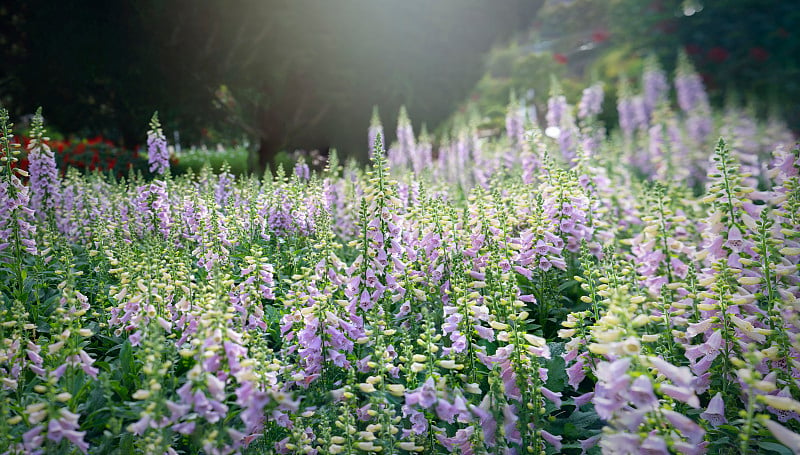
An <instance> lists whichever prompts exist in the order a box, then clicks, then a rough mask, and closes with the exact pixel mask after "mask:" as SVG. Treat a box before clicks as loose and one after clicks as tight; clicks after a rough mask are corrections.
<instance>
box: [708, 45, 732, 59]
mask: <svg viewBox="0 0 800 455" xmlns="http://www.w3.org/2000/svg"><path fill="white" fill-rule="evenodd" d="M729 55H730V54H728V51H726V50H725V49H724V48H722V47H719V46H717V47H712V48H711V49H709V50H708V58H709V59H710V60H711V61H712V62H715V63H722V62H724V61H725V60H727V59H728V56H729Z"/></svg>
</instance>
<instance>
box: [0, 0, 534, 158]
mask: <svg viewBox="0 0 800 455" xmlns="http://www.w3.org/2000/svg"><path fill="white" fill-rule="evenodd" d="M19 3H20V4H18V5H13V6H7V7H3V8H4V9H2V10H0V25H2V26H3V27H2V28H1V29H2V30H3V32H2V39H3V41H4V42H5V43H6V45H5V46H4V50H2V51H0V52H1V53H2V54H0V58H4V61H6V62H9V67H6V68H3V69H4V70H5V71H4V74H3V75H2V76H0V84H1V85H0V90H1V91H2V92H0V96H3V99H4V103H6V104H8V103H10V104H11V106H10V107H12V108H13V109H14V110H15V111H16V112H18V113H27V112H32V110H33V109H34V108H35V106H38V105H44V106H45V112H47V113H48V116H49V119H48V120H49V122H50V123H51V124H52V125H55V126H57V127H58V128H61V129H63V130H64V131H66V132H78V133H81V132H89V131H91V132H104V133H106V134H110V135H112V136H116V137H120V138H123V139H124V140H125V142H126V143H128V144H133V143H138V142H141V141H142V140H143V137H144V133H143V131H144V130H145V126H146V124H147V119H148V118H149V116H150V115H152V112H153V111H154V110H156V109H157V110H158V111H159V112H160V114H161V118H162V119H163V120H164V122H165V124H166V126H167V128H168V129H172V128H179V129H180V131H181V134H182V136H183V137H190V138H199V133H200V131H201V128H203V127H205V126H209V125H211V126H215V127H216V128H218V129H219V128H223V126H222V125H225V124H227V125H230V126H231V127H232V128H234V129H240V130H245V131H247V132H248V133H249V134H250V135H252V136H253V137H255V138H257V139H258V141H259V144H260V151H259V157H260V163H261V165H262V166H263V165H266V164H267V163H268V162H269V161H270V160H271V159H272V157H273V156H274V154H275V153H276V152H277V151H279V150H281V149H284V148H326V147H328V146H337V147H339V148H340V149H342V151H343V152H344V153H345V154H348V155H351V156H353V155H354V156H363V155H365V153H366V144H365V143H364V142H365V139H364V136H365V134H364V131H365V129H366V126H367V125H368V122H369V115H370V113H371V107H372V105H375V104H377V105H379V106H380V107H381V113H382V115H383V119H384V122H385V123H386V124H387V127H388V126H390V125H393V121H394V120H395V117H394V116H395V115H396V112H397V110H398V108H399V106H400V105H401V104H405V105H406V106H407V107H408V110H409V111H410V113H411V115H412V119H413V120H414V121H415V123H417V124H419V123H421V122H427V123H428V124H429V126H435V124H436V123H437V122H438V121H440V120H441V119H443V118H444V117H445V116H447V115H448V114H449V112H450V111H451V110H452V109H453V106H454V105H455V103H456V102H458V101H460V99H461V98H463V97H464V96H465V95H466V93H467V92H468V91H469V89H470V88H471V87H472V86H473V85H474V83H475V81H476V80H477V78H478V77H479V76H480V73H481V70H482V55H483V53H484V52H485V51H487V50H488V49H489V48H490V47H491V46H492V44H494V43H496V42H499V41H501V40H503V39H505V38H507V37H509V36H510V35H511V34H512V33H514V32H515V31H517V30H520V29H522V28H524V27H525V26H527V25H528V23H529V22H530V21H531V20H532V18H533V16H534V15H535V14H536V12H537V10H538V9H539V7H540V6H541V5H542V3H543V0H533V1H532V0H438V1H435V2H431V1H427V0H393V1H388V0H387V1H380V2H376V1H371V0H340V1H324V0H294V1H292V0H269V1H255V0H250V1H246V0H241V1H222V0H207V1H196V0H173V1H167V2H164V1H156V0H143V1H132V0H128V1H121V2H77V1H60V2H50V1H46V0H32V1H29V2H19ZM12 43H13V46H11V44H12ZM212 101H213V102H212ZM391 129H392V128H387V131H391ZM83 130H87V131H83Z"/></svg>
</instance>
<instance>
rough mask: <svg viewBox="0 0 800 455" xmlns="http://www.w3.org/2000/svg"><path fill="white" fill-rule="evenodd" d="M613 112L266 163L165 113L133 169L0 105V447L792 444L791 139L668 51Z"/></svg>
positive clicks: (760, 448)
mask: <svg viewBox="0 0 800 455" xmlns="http://www.w3.org/2000/svg"><path fill="white" fill-rule="evenodd" d="M673 87H674V90H673ZM603 100H604V87H603V86H602V85H601V84H595V85H592V86H590V87H589V88H587V89H586V90H585V91H584V93H583V97H582V98H581V99H580V100H567V99H566V98H565V97H564V96H563V95H561V94H560V92H559V89H558V86H557V84H554V89H553V93H552V94H551V96H550V98H549V100H548V102H547V103H546V115H545V116H544V118H543V122H541V123H539V122H537V121H536V119H535V118H532V114H533V113H532V112H531V111H530V109H528V107H526V106H523V105H522V104H520V102H518V101H516V100H513V99H512V102H511V103H510V105H509V108H508V115H507V119H506V129H505V131H502V132H486V131H482V130H480V129H479V128H478V127H477V124H476V123H475V122H464V124H462V125H460V126H459V127H457V128H456V129H455V130H454V131H453V133H452V134H451V135H449V136H448V137H446V138H442V139H441V140H440V141H439V143H438V147H436V149H434V146H433V145H432V139H431V138H430V137H428V136H427V135H420V137H415V134H414V132H413V130H412V128H411V124H410V122H409V121H408V119H407V117H405V116H404V115H401V118H400V121H399V124H398V126H397V138H398V143H397V144H393V145H392V146H390V147H387V148H386V151H384V147H383V146H382V137H383V127H382V125H381V123H380V120H379V119H378V118H377V116H376V117H375V119H374V120H373V123H372V125H371V126H370V128H369V141H370V145H371V146H372V150H373V153H372V162H371V165H370V166H368V167H366V168H363V167H361V166H359V165H356V164H354V163H348V164H344V165H343V164H341V163H340V162H339V161H338V159H337V158H336V156H335V155H332V156H331V157H330V159H329V161H328V164H327V166H326V167H325V169H324V170H321V171H320V172H311V170H310V169H309V168H308V166H307V165H306V164H304V163H303V162H302V161H301V162H299V163H298V164H297V166H296V167H295V169H294V170H293V171H292V172H288V173H285V172H283V171H282V170H279V171H278V172H276V173H275V175H267V176H265V177H264V178H256V177H253V176H242V177H235V176H234V175H232V174H231V173H230V172H227V171H226V170H225V169H224V168H223V170H222V171H221V172H219V173H213V172H211V171H210V170H209V169H204V170H202V171H200V172H193V171H191V170H190V171H189V172H187V173H186V174H184V175H180V176H175V175H172V174H171V172H170V155H169V150H168V147H167V141H166V138H165V136H164V134H163V132H162V131H161V128H160V126H159V124H158V119H157V118H156V117H154V119H153V122H152V123H151V125H150V132H149V134H148V141H147V144H148V152H149V155H148V158H149V163H150V171H151V172H152V173H154V174H155V175H156V177H155V178H154V179H152V180H149V181H148V180H145V179H144V178H142V177H141V176H139V175H137V174H134V173H131V174H130V176H128V177H127V178H119V179H115V177H114V176H110V175H104V174H100V173H89V174H81V173H79V172H77V171H74V170H70V171H67V172H63V173H62V172H61V171H60V170H59V169H57V166H56V161H55V159H54V155H53V151H52V150H50V148H49V146H48V145H47V141H46V140H45V137H46V133H45V131H44V125H43V121H42V118H41V116H37V117H36V119H35V120H34V125H33V133H32V135H31V136H32V138H31V140H30V142H29V143H28V144H27V146H26V147H25V148H24V149H23V148H22V147H19V146H17V144H16V140H15V138H14V136H13V135H12V133H11V125H10V120H9V118H8V115H7V113H5V112H3V113H2V116H0V117H2V118H0V120H1V122H0V123H2V124H1V125H0V128H1V129H2V131H0V135H2V137H0V153H1V154H2V161H3V162H2V171H0V172H2V173H0V292H1V294H0V296H1V300H0V381H2V384H1V385H0V415H1V416H3V417H0V453H9V454H16V453H47V454H51V453H52V454H69V453H96V454H104V453H120V454H128V453H145V454H156V453H157V454H164V453H169V454H175V453H186V454H194V453H204V454H227V453H250V454H256V453H266V454H268V453H280V454H356V453H357V454H395V453H423V454H446V453H456V454H462V455H467V454H527V453H534V454H543V453H547V454H553V453H572V454H578V453H587V452H588V453H599V452H602V453H607V454H639V453H647V454H667V453H683V454H701V453H745V454H749V453H773V454H792V453H800V435H798V434H797V432H798V431H800V414H798V413H800V401H798V400H800V319H798V318H799V316H800V300H798V297H800V273H799V272H798V262H799V261H800V233H798V227H800V150H799V149H798V147H796V146H795V144H794V138H793V137H792V135H791V134H790V132H789V131H788V130H787V129H786V128H785V127H784V126H783V125H782V124H781V123H780V122H779V121H777V120H769V121H766V122H762V121H760V120H757V119H756V118H755V117H754V116H753V115H752V114H751V113H750V112H749V111H748V110H747V109H744V108H738V107H736V106H734V105H731V106H730V107H729V108H727V109H726V110H724V111H721V112H715V111H713V110H712V109H711V107H710V106H709V103H708V100H707V98H706V95H705V92H704V90H703V86H702V83H701V80H700V78H699V76H698V75H697V74H696V73H695V72H694V71H693V70H692V69H691V67H689V65H688V64H686V62H683V63H682V64H681V66H680V69H679V71H678V72H677V74H676V76H675V80H674V81H672V83H670V81H669V80H668V78H667V76H666V75H665V74H664V73H663V72H662V71H661V70H660V69H659V68H658V67H657V66H656V65H650V66H649V67H648V68H647V69H646V71H645V72H644V75H643V77H642V79H641V81H639V83H637V84H633V83H629V84H624V85H622V86H621V87H620V88H619V102H618V105H617V106H616V107H617V110H618V113H619V125H618V127H617V126H616V125H615V127H614V128H613V129H611V128H609V130H611V133H610V134H609V133H607V132H606V127H605V126H604V125H602V124H601V123H600V121H599V120H598V115H599V114H600V113H601V106H602V105H603ZM673 101H674V102H673ZM570 102H572V103H574V104H570ZM720 137H722V139H719V138H720ZM23 155H24V156H23ZM23 158H24V159H26V160H27V161H28V171H27V172H26V171H24V170H21V169H20V168H18V167H15V166H13V165H14V164H15V160H18V159H19V160H21V159H23Z"/></svg>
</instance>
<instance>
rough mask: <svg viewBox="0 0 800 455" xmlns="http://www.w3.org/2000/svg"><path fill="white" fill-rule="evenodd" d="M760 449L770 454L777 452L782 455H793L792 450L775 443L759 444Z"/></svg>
mask: <svg viewBox="0 0 800 455" xmlns="http://www.w3.org/2000/svg"><path fill="white" fill-rule="evenodd" d="M758 447H759V448H761V449H764V450H768V451H770V452H777V453H780V454H782V455H783V454H785V455H792V450H791V449H790V448H788V447H786V446H784V445H782V444H777V443H774V442H766V441H764V442H759V443H758Z"/></svg>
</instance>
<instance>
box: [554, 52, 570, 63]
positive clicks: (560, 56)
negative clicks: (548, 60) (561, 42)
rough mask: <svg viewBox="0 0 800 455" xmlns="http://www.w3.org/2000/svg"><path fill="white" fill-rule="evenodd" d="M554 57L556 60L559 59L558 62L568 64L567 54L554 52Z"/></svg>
mask: <svg viewBox="0 0 800 455" xmlns="http://www.w3.org/2000/svg"><path fill="white" fill-rule="evenodd" d="M553 59H555V61H557V62H558V63H560V64H562V65H566V64H567V56H566V55H564V54H558V53H556V54H553Z"/></svg>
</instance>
